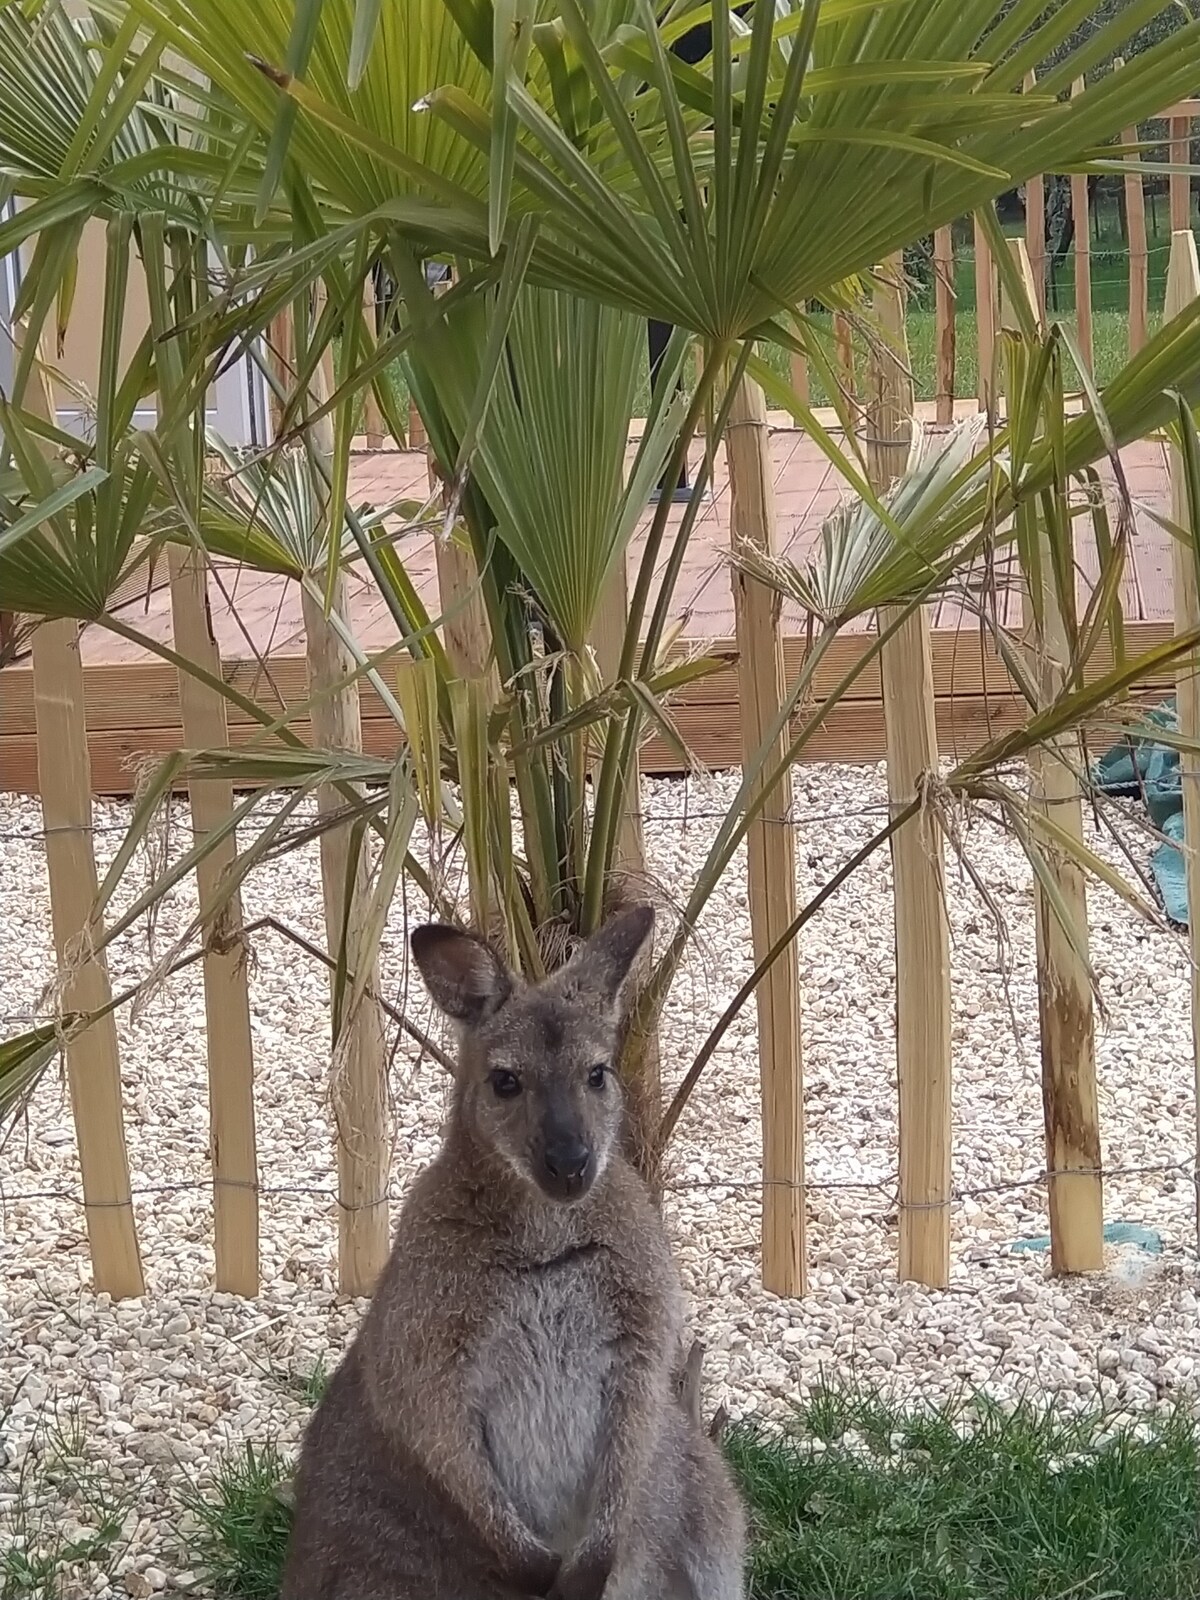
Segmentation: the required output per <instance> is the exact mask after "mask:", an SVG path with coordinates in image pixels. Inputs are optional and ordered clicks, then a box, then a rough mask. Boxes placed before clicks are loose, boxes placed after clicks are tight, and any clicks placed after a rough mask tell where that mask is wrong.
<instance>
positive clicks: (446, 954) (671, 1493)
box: [282, 905, 745, 1600]
mask: <svg viewBox="0 0 1200 1600" xmlns="http://www.w3.org/2000/svg"><path fill="white" fill-rule="evenodd" d="M653 920H654V914H653V911H652V909H651V908H650V907H649V906H640V905H639V906H633V907H630V908H629V909H628V910H626V911H623V912H621V913H620V914H618V915H617V916H615V917H613V918H611V919H610V920H609V921H608V922H607V923H606V924H605V925H604V926H603V927H602V928H601V929H600V930H599V931H598V932H597V933H595V934H594V935H593V936H592V937H591V938H590V939H589V940H587V941H586V942H585V943H584V944H583V945H582V946H581V947H580V949H579V950H578V951H577V952H576V953H575V955H574V956H573V957H572V958H571V960H570V961H569V962H568V963H567V964H566V965H565V966H564V967H562V968H560V969H559V970H558V971H557V972H555V973H553V974H552V975H551V976H550V977H548V978H546V979H545V980H544V981H542V982H541V983H538V984H534V985H525V984H524V983H522V981H521V980H520V979H519V978H518V977H517V976H516V975H515V974H513V973H511V972H509V971H508V970H507V968H506V967H505V965H504V964H503V962H501V961H500V960H499V958H498V957H497V956H496V955H495V953H494V952H493V951H492V949H491V948H490V947H489V946H488V945H487V944H486V943H485V942H484V941H483V940H482V939H480V938H478V937H476V936H475V935H474V934H470V933H464V932H462V931H460V930H458V929H455V928H449V927H442V926H426V927H422V928H418V929H417V930H416V931H415V932H414V934H413V936H412V952H413V957H414V960H415V962H416V965H417V966H418V968H419V969H420V971H421V974H422V976H423V977H424V979H425V983H426V985H427V987H428V988H429V991H430V993H431V994H432V996H433V998H434V1000H435V1001H436V1003H437V1004H438V1006H439V1007H440V1008H441V1010H442V1011H444V1012H445V1013H446V1014H447V1015H448V1016H449V1017H451V1018H453V1019H454V1021H455V1022H457V1023H458V1024H459V1025H460V1028H461V1045H460V1051H459V1057H458V1071H457V1074H456V1077H455V1086H454V1092H453V1097H452V1107H451V1111H450V1116H449V1121H448V1126H447V1130H446V1135H445V1139H444V1142H443V1145H442V1149H441V1151H440V1152H439V1154H438V1156H437V1157H436V1158H435V1160H434V1161H433V1162H432V1164H431V1165H430V1166H429V1167H427V1168H426V1169H425V1171H424V1172H422V1173H421V1175H420V1176H419V1177H418V1178H417V1179H416V1180H415V1182H414V1183H413V1185H412V1188H411V1189H410V1191H409V1194H408V1197H407V1199H406V1200H405V1203H404V1207H403V1210H402V1212H401V1216H400V1222H399V1227H398V1229H397V1233H396V1240H395V1244H394V1247H393V1250H392V1255H391V1260H390V1261H389V1263H388V1266H387V1268H386V1270H385V1272H384V1274H383V1277H382V1279H381V1281H380V1284H379V1287H378V1289H377V1291H376V1294H375V1298H374V1301H373V1302H372V1305H371V1308H370V1310H369V1312H368V1314H367V1316H366V1318H365V1319H364V1322H363V1325H362V1328H361V1330H360V1332H359V1334H358V1337H357V1339H356V1340H355V1342H354V1344H353V1346H352V1347H351V1349H350V1351H349V1353H348V1354H347V1356H346V1358H345V1360H344V1361H343V1362H342V1364H341V1366H340V1367H339V1368H338V1370H337V1372H336V1373H335V1375H334V1377H333V1380H332V1382H331V1383H330V1386H329V1389H328V1392H327V1393H326V1395H325V1398H324V1399H323V1400H322V1402H321V1404H320V1406H319V1407H318V1409H317V1411H316V1414H315V1415H314V1417H313V1419H312V1422H311V1424H310V1426H309V1429H308V1433H307V1437H306V1439H305V1444H304V1450H303V1454H302V1457H301V1462H300V1469H299V1473H298V1476H297V1481H296V1509H295V1528H294V1532H293V1535H292V1543H291V1548H290V1551H289V1555H288V1563H287V1569H286V1572H285V1576H284V1582H283V1594H282V1600H530V1597H532V1596H535V1595H538V1596H546V1595H549V1596H552V1597H553V1600H600V1597H601V1596H604V1600H742V1596H743V1595H744V1579H743V1557H744V1543H745V1526H744V1514H743V1510H742V1506H741V1504H740V1501H739V1499H738V1494H737V1490H736V1489H735V1487H734V1484H733V1481H732V1478H731V1476H730V1474H729V1472H728V1470H727V1468H726V1466H725V1464H724V1461H723V1460H722V1458H721V1456H720V1453H719V1452H718V1450H717V1448H716V1446H715V1445H714V1444H713V1443H712V1442H711V1440H710V1439H709V1438H708V1437H707V1436H706V1435H705V1433H704V1432H703V1430H702V1428H701V1427H700V1426H699V1421H698V1406H697V1405H696V1403H695V1399H694V1395H693V1394H691V1393H690V1392H689V1391H690V1390H691V1389H694V1383H692V1384H689V1383H688V1382H687V1381H685V1382H684V1383H683V1393H682V1395H681V1393H680V1388H679V1380H680V1377H681V1373H682V1369H683V1364H684V1353H683V1342H682V1341H683V1316H682V1292H681V1289H680V1286H679V1282H678V1278H677V1275H676V1271H675V1266H674V1263H673V1261H672V1259H671V1254H670V1249H669V1247H668V1244H667V1239H666V1235H665V1232H664V1230H663V1226H662V1223H661V1220H660V1218H659V1216H658V1214H657V1212H656V1211H655V1209H654V1206H653V1205H652V1203H651V1200H650V1197H649V1195H648V1192H647V1190H646V1188H645V1186H644V1184H643V1183H642V1181H641V1179H640V1178H639V1177H638V1176H637V1174H636V1173H635V1172H634V1170H633V1169H632V1167H631V1166H630V1165H629V1164H628V1162H627V1161H626V1159H625V1157H624V1156H623V1154H622V1151H621V1131H622V1128H621V1124H622V1098H621V1087H620V1083H619V1080H618V1077H617V1074H616V1070H615V1053H616V1049H617V1045H618V1036H619V1031H620V1025H621V1021H622V996H623V990H624V988H625V986H626V980H627V978H628V975H629V971H630V968H631V966H632V964H633V962H634V961H635V959H636V957H637V955H638V953H639V951H640V950H641V949H642V947H643V946H644V944H645V942H646V940H647V939H648V938H649V936H650V932H651V928H652V925H653ZM694 1360H695V1358H693V1362H694Z"/></svg>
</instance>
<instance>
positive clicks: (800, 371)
mask: <svg viewBox="0 0 1200 1600" xmlns="http://www.w3.org/2000/svg"><path fill="white" fill-rule="evenodd" d="M805 309H806V302H805V301H803V300H802V301H801V302H800V305H799V307H798V310H799V313H800V315H801V316H803V314H804V312H805ZM791 377H792V390H793V392H794V393H795V394H796V396H797V397H798V398H799V399H801V400H803V401H804V403H805V405H807V404H808V402H809V398H810V392H809V383H808V362H807V361H806V360H805V358H804V357H803V356H802V355H800V354H799V352H793V354H792V360H791Z"/></svg>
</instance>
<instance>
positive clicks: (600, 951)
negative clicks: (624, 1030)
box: [563, 904, 654, 1005]
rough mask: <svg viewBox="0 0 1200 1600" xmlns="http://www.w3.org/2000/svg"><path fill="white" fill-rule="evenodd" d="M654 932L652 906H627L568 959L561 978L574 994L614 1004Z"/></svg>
mask: <svg viewBox="0 0 1200 1600" xmlns="http://www.w3.org/2000/svg"><path fill="white" fill-rule="evenodd" d="M653 931H654V907H653V906H651V905H644V904H643V905H634V906H629V907H628V908H627V909H626V910H624V911H618V912H617V914H616V916H615V917H610V918H609V919H608V921H607V922H606V923H605V924H604V926H603V927H602V928H598V929H597V931H596V932H595V933H594V934H593V935H592V937H591V938H590V939H589V940H588V941H587V943H586V944H584V945H581V946H580V948H579V949H578V950H577V951H576V952H575V954H574V955H573V956H572V957H571V960H570V961H569V962H568V963H567V966H566V967H565V968H564V969H563V977H564V979H565V980H566V982H567V984H568V985H569V986H570V987H571V988H572V989H574V990H575V991H576V993H580V994H583V993H587V994H594V995H595V996H596V998H597V999H600V1000H606V1001H608V1003H609V1004H610V1005H615V1004H616V1002H617V1000H618V999H619V998H620V995H621V990H622V989H623V987H624V985H625V980H626V979H627V978H628V976H629V973H630V970H631V968H632V967H633V964H634V962H635V961H636V960H637V958H638V955H639V953H640V952H641V950H642V948H643V946H644V945H645V943H646V941H647V940H648V939H649V937H650V935H651V933H652V932H653Z"/></svg>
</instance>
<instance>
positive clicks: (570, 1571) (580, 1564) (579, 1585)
mask: <svg viewBox="0 0 1200 1600" xmlns="http://www.w3.org/2000/svg"><path fill="white" fill-rule="evenodd" d="M612 1564H613V1558H612V1552H611V1551H608V1550H589V1549H587V1548H584V1549H582V1550H579V1551H577V1552H576V1553H575V1554H574V1555H573V1556H572V1557H571V1558H570V1560H569V1561H567V1562H565V1563H564V1565H563V1568H562V1571H561V1572H560V1573H559V1575H558V1578H557V1581H556V1582H555V1585H554V1587H553V1589H551V1591H550V1600H600V1597H601V1595H603V1593H604V1587H605V1585H606V1584H607V1582H608V1576H609V1573H610V1572H611V1571H612Z"/></svg>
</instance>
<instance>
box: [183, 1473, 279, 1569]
mask: <svg viewBox="0 0 1200 1600" xmlns="http://www.w3.org/2000/svg"><path fill="white" fill-rule="evenodd" d="M290 1470H291V1468H290V1467H289V1466H288V1465H287V1464H285V1462H284V1460H283V1458H282V1457H281V1456H280V1454H279V1452H278V1450H277V1449H276V1448H275V1446H274V1445H273V1444H264V1445H259V1446H257V1447H255V1446H254V1445H252V1444H247V1445H246V1446H245V1448H244V1449H243V1451H242V1452H241V1454H240V1455H234V1456H231V1457H230V1458H229V1460H227V1461H226V1462H224V1463H223V1464H222V1465H221V1467H220V1468H219V1469H218V1471H217V1473H216V1475H215V1476H214V1477H213V1479H212V1480H211V1482H209V1483H207V1484H205V1485H204V1486H203V1487H202V1488H201V1489H198V1490H196V1491H194V1492H192V1493H191V1494H189V1495H188V1497H187V1502H186V1503H187V1509H188V1510H189V1511H190V1512H191V1514H192V1519H193V1522H194V1524H195V1528H196V1532H195V1533H194V1534H193V1535H192V1539H191V1549H190V1556H191V1559H192V1561H193V1563H194V1565H195V1566H196V1567H197V1569H198V1570H199V1571H200V1572H202V1573H203V1574H204V1577H205V1579H206V1581H207V1582H208V1583H209V1585H210V1586H211V1587H212V1588H213V1589H215V1591H216V1592H217V1594H218V1595H222V1596H228V1597H231V1600H232V1597H236V1600H275V1596H276V1595H278V1593H279V1584H280V1580H281V1578H282V1577H283V1561H284V1556H285V1554H286V1552H287V1541H288V1534H289V1532H290V1531H291V1526H292V1513H291V1508H290V1507H289V1506H288V1505H287V1504H286V1503H285V1502H284V1501H283V1500H282V1499H280V1497H279V1494H278V1489H279V1485H280V1484H281V1483H282V1482H283V1480H284V1479H285V1478H286V1477H287V1476H288V1473H289V1472H290Z"/></svg>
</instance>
